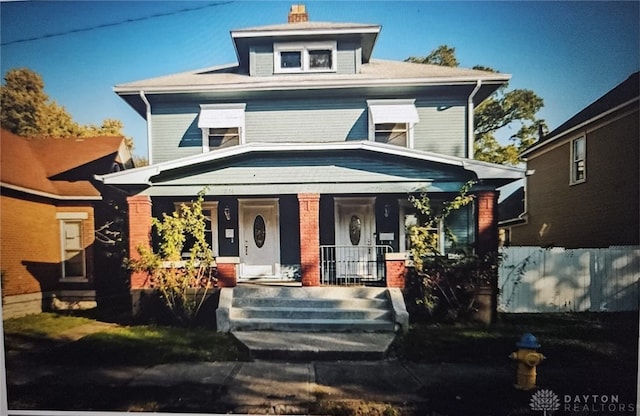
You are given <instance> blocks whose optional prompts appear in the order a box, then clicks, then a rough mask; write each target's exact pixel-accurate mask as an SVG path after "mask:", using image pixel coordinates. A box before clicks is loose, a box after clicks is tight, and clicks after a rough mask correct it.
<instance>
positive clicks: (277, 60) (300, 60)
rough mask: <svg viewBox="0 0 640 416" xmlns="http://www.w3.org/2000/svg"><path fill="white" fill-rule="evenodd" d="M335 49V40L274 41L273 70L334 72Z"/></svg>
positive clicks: (280, 71)
mask: <svg viewBox="0 0 640 416" xmlns="http://www.w3.org/2000/svg"><path fill="white" fill-rule="evenodd" d="M337 50H338V47H337V43H336V42H311V43H302V42H287V43H275V44H274V45H273V68H274V72H275V73H289V72H335V71H336V58H337Z"/></svg>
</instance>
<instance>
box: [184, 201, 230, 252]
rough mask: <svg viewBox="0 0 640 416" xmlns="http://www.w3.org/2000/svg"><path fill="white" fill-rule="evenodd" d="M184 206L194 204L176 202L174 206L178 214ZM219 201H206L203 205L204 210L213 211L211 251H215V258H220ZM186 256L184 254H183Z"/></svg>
mask: <svg viewBox="0 0 640 416" xmlns="http://www.w3.org/2000/svg"><path fill="white" fill-rule="evenodd" d="M182 204H184V205H186V206H190V205H191V204H192V202H174V204H173V206H174V207H175V210H176V212H180V206H181V205H182ZM218 205H219V202H218V201H204V202H203V203H202V209H203V210H210V211H211V234H212V235H211V250H212V251H213V255H214V256H218V254H220V252H219V244H218V239H219V237H220V236H219V235H218V233H219V228H218ZM183 255H184V253H183Z"/></svg>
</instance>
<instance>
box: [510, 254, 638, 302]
mask: <svg viewBox="0 0 640 416" xmlns="http://www.w3.org/2000/svg"><path fill="white" fill-rule="evenodd" d="M500 250H501V253H502V255H503V256H504V259H503V262H502V264H501V266H500V273H499V280H498V287H499V289H500V293H499V298H498V299H499V300H498V308H499V310H500V311H501V312H515V313H517V312H570V311H572V312H586V311H592V312H600V311H603V312H604V311H610V312H613V311H630V310H638V304H639V303H640V246H620V247H609V248H598V249H564V248H550V249H544V248H540V247H503V248H501V249H500Z"/></svg>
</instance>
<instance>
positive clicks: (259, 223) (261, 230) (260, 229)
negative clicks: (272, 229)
mask: <svg viewBox="0 0 640 416" xmlns="http://www.w3.org/2000/svg"><path fill="white" fill-rule="evenodd" d="M266 233H267V227H266V225H265V223H264V218H262V215H258V216H257V217H256V219H255V220H254V221H253V240H254V241H255V242H256V246H258V248H262V246H263V245H264V241H265V236H266Z"/></svg>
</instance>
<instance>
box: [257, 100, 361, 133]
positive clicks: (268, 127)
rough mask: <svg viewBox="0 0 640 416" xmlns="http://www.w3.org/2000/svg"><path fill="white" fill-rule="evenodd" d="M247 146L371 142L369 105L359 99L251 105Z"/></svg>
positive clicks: (269, 102)
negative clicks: (251, 144) (369, 136)
mask: <svg viewBox="0 0 640 416" xmlns="http://www.w3.org/2000/svg"><path fill="white" fill-rule="evenodd" d="M246 138H247V142H269V143H271V142H335V141H345V140H366V139H367V112H366V102H365V101H364V100H357V99H332V100H326V99H325V100H320V99H306V100H290V101H259V102H252V103H250V104H247V113H246Z"/></svg>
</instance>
